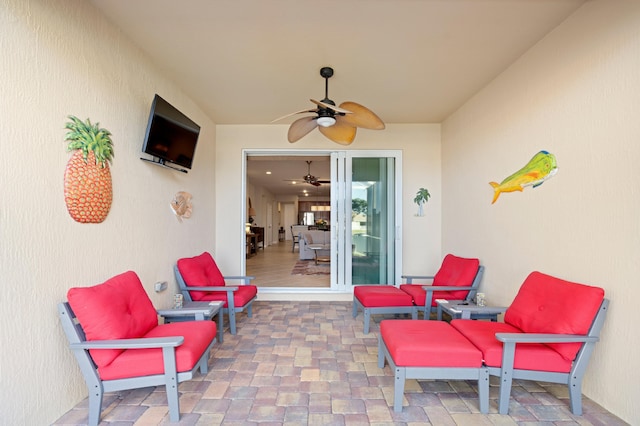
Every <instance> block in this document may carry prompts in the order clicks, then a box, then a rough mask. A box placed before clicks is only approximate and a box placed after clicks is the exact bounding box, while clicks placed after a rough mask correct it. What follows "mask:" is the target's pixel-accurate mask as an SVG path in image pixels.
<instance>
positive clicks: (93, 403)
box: [88, 383, 104, 426]
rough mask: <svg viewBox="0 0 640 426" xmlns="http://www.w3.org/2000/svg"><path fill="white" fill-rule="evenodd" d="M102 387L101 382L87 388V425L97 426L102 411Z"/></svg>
mask: <svg viewBox="0 0 640 426" xmlns="http://www.w3.org/2000/svg"><path fill="white" fill-rule="evenodd" d="M103 395H104V389H103V388H102V384H100V383H97V384H96V385H94V386H93V389H91V388H90V389H89V421H88V424H89V426H98V424H99V423H100V413H102V397H103Z"/></svg>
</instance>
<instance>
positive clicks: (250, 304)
mask: <svg viewBox="0 0 640 426" xmlns="http://www.w3.org/2000/svg"><path fill="white" fill-rule="evenodd" d="M252 306H253V303H249V304H248V305H247V316H248V317H249V318H251V317H253V309H252Z"/></svg>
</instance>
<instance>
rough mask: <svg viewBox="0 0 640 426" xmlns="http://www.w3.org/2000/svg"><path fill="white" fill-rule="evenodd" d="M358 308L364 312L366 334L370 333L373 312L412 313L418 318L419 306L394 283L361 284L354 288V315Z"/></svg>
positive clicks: (414, 317) (356, 313) (413, 317)
mask: <svg viewBox="0 0 640 426" xmlns="http://www.w3.org/2000/svg"><path fill="white" fill-rule="evenodd" d="M358 308H360V309H361V310H362V312H363V313H364V334H368V333H369V322H370V320H371V314H411V318H412V319H418V308H417V307H416V306H415V305H414V304H413V298H412V297H411V296H410V295H409V294H407V293H405V292H404V291H402V290H400V289H399V288H398V287H394V286H392V285H386V284H380V285H359V286H356V287H355V288H354V289H353V317H354V318H355V317H356V316H358Z"/></svg>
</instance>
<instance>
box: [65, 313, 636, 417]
mask: <svg viewBox="0 0 640 426" xmlns="http://www.w3.org/2000/svg"><path fill="white" fill-rule="evenodd" d="M351 309H352V305H351V302H272V301H262V302H260V301H258V302H256V303H255V305H254V313H253V317H252V318H248V317H247V316H246V314H240V315H239V316H238V333H237V334H236V335H235V336H232V335H231V334H229V332H228V330H227V331H226V332H225V337H224V343H222V344H218V345H217V346H216V347H215V350H214V351H213V353H212V356H211V358H210V360H209V367H210V369H209V373H208V374H207V375H206V376H204V377H202V376H196V378H195V379H194V380H191V381H188V382H183V383H181V384H180V387H179V390H180V412H181V419H180V424H181V425H219V424H220V425H368V424H375V425H460V426H463V425H563V426H564V425H583V426H584V425H608V426H611V425H624V424H626V423H625V422H623V421H622V420H620V419H619V418H617V417H615V416H614V415H612V414H611V413H609V412H607V410H605V409H604V408H603V407H600V406H599V405H598V404H595V403H594V402H593V401H590V400H589V399H588V398H585V397H583V406H584V408H583V410H584V414H583V415H582V416H574V415H572V414H571V412H570V410H569V408H568V394H567V390H566V387H565V386H560V385H554V384H545V383H535V382H527V381H516V383H514V388H513V391H512V398H511V405H510V411H509V415H500V414H497V403H496V399H497V392H498V387H497V386H496V382H495V381H494V380H493V379H495V378H492V385H491V390H490V398H491V401H490V412H489V414H480V413H479V410H478V402H477V394H476V388H475V383H474V382H473V381H469V382H467V381H428V380H420V381H416V380H408V381H407V384H406V388H405V397H404V401H403V405H404V407H403V411H402V412H401V413H395V412H394V411H393V406H392V404H393V381H394V379H393V375H392V372H391V370H390V368H389V366H388V365H387V366H385V368H384V369H380V368H378V366H377V352H378V349H377V338H378V330H379V328H378V326H379V321H380V320H381V319H383V318H384V316H380V315H378V316H375V318H374V321H372V324H371V331H370V333H369V334H366V335H365V334H363V318H362V313H361V312H359V314H358V317H356V318H355V319H354V318H352V316H351V312H352V310H351ZM78 374H79V373H78ZM166 404H167V401H166V395H165V392H164V388H162V387H159V388H145V389H139V390H133V391H125V392H119V393H112V394H108V396H106V398H105V401H104V407H103V413H102V418H101V419H102V423H101V424H103V425H119V426H120V425H157V424H164V423H168V408H167V405H166ZM87 415H88V411H87V401H86V400H84V401H82V402H80V403H79V404H78V405H77V406H76V407H74V408H73V409H71V410H70V411H69V412H67V413H66V414H65V415H63V416H62V417H61V418H60V419H59V420H57V421H56V422H55V423H53V424H54V425H82V424H86V421H87Z"/></svg>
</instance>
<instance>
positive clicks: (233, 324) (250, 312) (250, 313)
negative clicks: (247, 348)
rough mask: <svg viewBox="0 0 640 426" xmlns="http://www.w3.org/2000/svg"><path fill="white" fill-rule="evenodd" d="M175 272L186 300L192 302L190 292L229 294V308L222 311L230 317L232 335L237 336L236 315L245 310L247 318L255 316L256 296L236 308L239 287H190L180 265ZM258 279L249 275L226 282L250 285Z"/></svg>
mask: <svg viewBox="0 0 640 426" xmlns="http://www.w3.org/2000/svg"><path fill="white" fill-rule="evenodd" d="M173 272H174V273H175V275H176V281H177V282H178V287H179V288H180V292H181V293H182V297H183V298H184V300H186V301H189V302H192V301H193V300H192V299H191V293H189V292H190V291H208V292H226V293H227V307H226V308H223V309H222V312H223V313H225V314H227V315H229V331H230V332H231V334H236V313H238V312H243V311H244V310H245V309H246V310H247V316H248V317H249V318H251V317H252V316H253V309H252V304H253V302H254V301H255V300H256V299H257V298H258V296H255V297H254V298H253V299H251V300H249V301H248V302H247V303H246V304H245V305H244V306H236V305H235V302H234V300H233V292H234V291H237V290H238V286H230V285H224V286H211V287H189V286H187V284H186V283H185V282H184V278H182V275H180V270H179V269H178V265H174V266H173ZM255 278H256V277H254V276H251V275H247V276H225V277H224V279H225V281H226V280H241V281H243V284H250V283H251V280H253V279H255Z"/></svg>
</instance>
